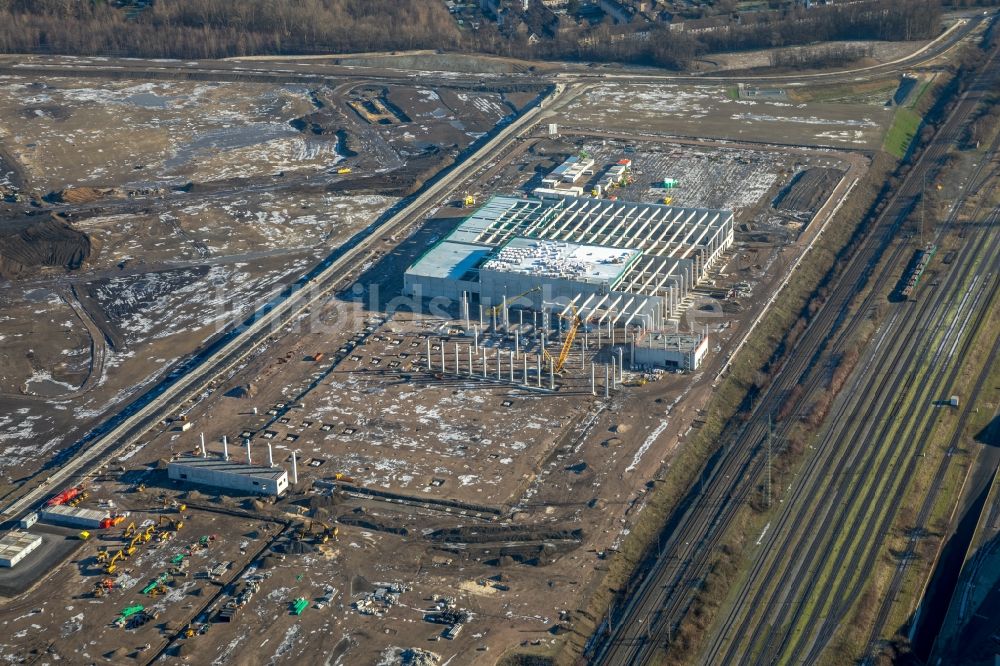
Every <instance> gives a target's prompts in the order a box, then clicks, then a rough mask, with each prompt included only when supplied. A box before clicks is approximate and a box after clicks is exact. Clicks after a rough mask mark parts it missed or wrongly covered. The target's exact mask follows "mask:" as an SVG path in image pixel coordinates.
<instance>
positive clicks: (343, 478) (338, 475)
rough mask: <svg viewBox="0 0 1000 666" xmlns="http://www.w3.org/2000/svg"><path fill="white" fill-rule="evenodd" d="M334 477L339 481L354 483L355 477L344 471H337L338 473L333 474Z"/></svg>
mask: <svg viewBox="0 0 1000 666" xmlns="http://www.w3.org/2000/svg"><path fill="white" fill-rule="evenodd" d="M333 478H334V479H335V480H337V481H343V482H344V483H354V477H353V476H348V475H347V474H344V473H343V472H337V473H336V474H334V475H333Z"/></svg>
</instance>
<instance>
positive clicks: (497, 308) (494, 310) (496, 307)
mask: <svg viewBox="0 0 1000 666" xmlns="http://www.w3.org/2000/svg"><path fill="white" fill-rule="evenodd" d="M539 289H541V286H538V287H532V288H531V289H529V290H528V291H523V292H521V293H520V294H518V295H517V296H515V297H513V298H508V299H506V300H504V301H503V302H501V303H500V304H499V305H494V306H493V307H492V308H490V314H492V315H493V317H496V316H497V315H498V314H499V313H500V311H501V310H503V306H504V303H506V304H507V307H510V304H511V303H513V302H514V301H516V300H517V299H519V298H523V297H524V296H527V295H528V294H530V293H532V292H535V291H538V290H539Z"/></svg>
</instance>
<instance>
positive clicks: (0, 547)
mask: <svg viewBox="0 0 1000 666" xmlns="http://www.w3.org/2000/svg"><path fill="white" fill-rule="evenodd" d="M41 540H42V537H40V536H38V535H37V534H30V533H28V532H21V531H19V530H15V531H13V532H8V533H7V534H5V535H3V538H2V539H0V559H2V560H12V559H14V558H15V557H17V556H18V555H19V554H20V553H21V552H23V551H25V550H27V549H29V548H33V547H34V545H35V543H36V542H38V541H41Z"/></svg>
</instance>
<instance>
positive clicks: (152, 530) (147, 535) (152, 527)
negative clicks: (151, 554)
mask: <svg viewBox="0 0 1000 666" xmlns="http://www.w3.org/2000/svg"><path fill="white" fill-rule="evenodd" d="M155 533H156V525H150V526H149V527H147V528H146V531H145V532H143V533H142V542H143V543H149V540H150V539H152V538H153V534H155Z"/></svg>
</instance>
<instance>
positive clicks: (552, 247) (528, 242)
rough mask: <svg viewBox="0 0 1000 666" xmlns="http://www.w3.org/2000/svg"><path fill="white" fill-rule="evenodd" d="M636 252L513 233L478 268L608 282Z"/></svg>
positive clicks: (614, 278) (613, 280)
mask: <svg viewBox="0 0 1000 666" xmlns="http://www.w3.org/2000/svg"><path fill="white" fill-rule="evenodd" d="M639 254H640V252H639V250H625V249H619V248H611V247H604V246H603V245H581V244H579V243H566V242H561V241H552V240H535V239H532V238H520V237H517V238H512V239H511V240H510V241H508V242H507V244H506V245H504V246H503V247H501V248H500V249H499V250H497V251H496V252H495V253H494V254H493V255H492V256H491V257H490V259H489V261H487V262H486V263H485V264H483V266H482V268H483V269H484V270H494V271H503V272H506V273H519V274H521V275H532V276H536V277H541V278H566V279H569V280H575V281H578V282H593V283H605V284H608V283H613V282H615V281H616V280H617V279H618V278H619V277H620V276H621V275H622V273H624V272H625V270H626V269H627V268H628V267H629V265H630V264H631V263H632V262H633V261H635V259H636V258H637V257H638V256H639Z"/></svg>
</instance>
